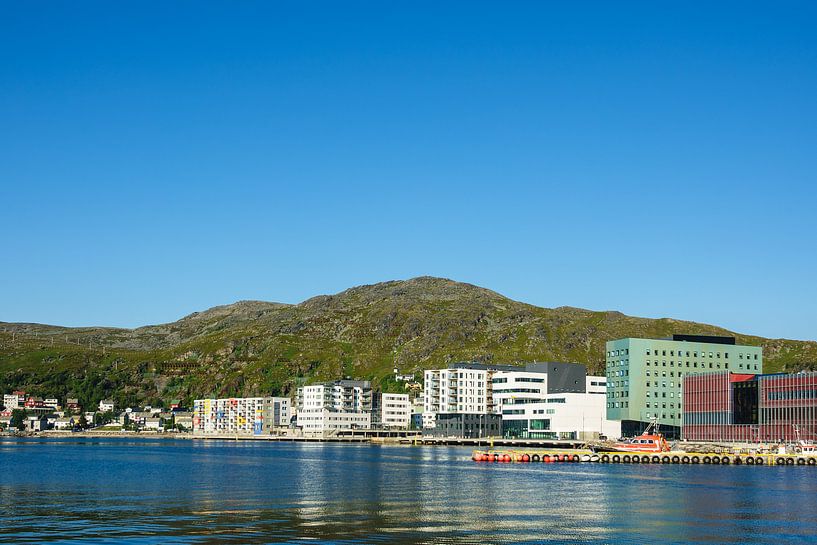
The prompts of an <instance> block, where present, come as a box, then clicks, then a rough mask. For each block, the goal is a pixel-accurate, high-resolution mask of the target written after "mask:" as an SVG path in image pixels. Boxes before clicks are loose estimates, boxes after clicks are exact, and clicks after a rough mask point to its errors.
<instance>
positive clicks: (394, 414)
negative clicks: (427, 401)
mask: <svg viewBox="0 0 817 545" xmlns="http://www.w3.org/2000/svg"><path fill="white" fill-rule="evenodd" d="M409 424H411V403H410V402H409V396H408V394H384V393H379V392H377V393H375V394H374V395H373V397H372V427H379V428H384V429H408V427H409Z"/></svg>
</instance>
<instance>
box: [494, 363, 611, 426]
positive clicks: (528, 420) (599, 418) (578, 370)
mask: <svg viewBox="0 0 817 545" xmlns="http://www.w3.org/2000/svg"><path fill="white" fill-rule="evenodd" d="M491 382H492V389H493V405H494V412H495V413H496V414H499V415H501V417H502V434H503V435H504V436H505V437H510V438H524V439H585V440H589V439H597V438H599V437H613V438H617V437H619V436H620V435H621V423H620V422H617V421H614V420H609V419H608V418H607V414H606V410H607V408H606V379H605V377H594V376H587V368H586V367H585V366H584V365H582V364H579V363H563V362H546V363H531V364H527V365H526V366H525V367H524V368H523V369H522V368H520V369H517V370H515V371H497V372H496V373H494V375H493V377H492V380H491Z"/></svg>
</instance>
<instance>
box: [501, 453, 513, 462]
mask: <svg viewBox="0 0 817 545" xmlns="http://www.w3.org/2000/svg"><path fill="white" fill-rule="evenodd" d="M502 461H503V462H510V461H511V456H510V454H506V455H505V456H503V457H502Z"/></svg>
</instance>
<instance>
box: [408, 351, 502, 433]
mask: <svg viewBox="0 0 817 545" xmlns="http://www.w3.org/2000/svg"><path fill="white" fill-rule="evenodd" d="M502 367H507V366H502ZM494 372H495V370H494V368H489V367H487V366H485V365H481V364H476V363H454V364H451V365H449V366H448V368H447V369H432V370H428V371H425V373H424V375H423V378H424V387H423V397H424V400H425V410H424V411H423V428H425V429H432V428H434V427H435V425H436V418H437V415H438V414H487V413H490V412H491V410H492V408H493V398H492V392H491V376H492V375H493V373H494Z"/></svg>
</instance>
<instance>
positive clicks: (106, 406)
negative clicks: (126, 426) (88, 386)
mask: <svg viewBox="0 0 817 545" xmlns="http://www.w3.org/2000/svg"><path fill="white" fill-rule="evenodd" d="M115 406H116V405H115V403H114V402H113V400H112V399H103V400H102V401H100V402H99V411H100V412H103V413H104V412H109V411H110V412H113V410H114V407H115Z"/></svg>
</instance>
